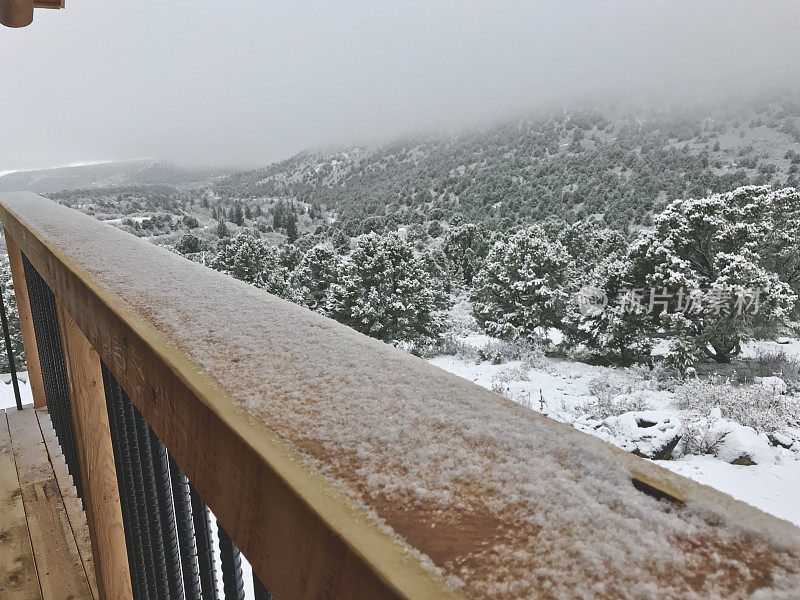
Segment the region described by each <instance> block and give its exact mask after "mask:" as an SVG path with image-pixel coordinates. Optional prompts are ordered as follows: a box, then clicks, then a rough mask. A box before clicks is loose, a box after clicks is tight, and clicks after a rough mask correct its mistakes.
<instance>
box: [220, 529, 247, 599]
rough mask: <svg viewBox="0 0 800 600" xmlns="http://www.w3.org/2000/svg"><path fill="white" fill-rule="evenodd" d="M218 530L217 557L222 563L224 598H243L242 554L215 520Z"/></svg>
mask: <svg viewBox="0 0 800 600" xmlns="http://www.w3.org/2000/svg"><path fill="white" fill-rule="evenodd" d="M217 528H218V531H219V557H220V562H221V563H222V589H223V591H224V592H225V600H244V579H243V578H242V556H241V554H240V553H239V549H238V548H237V547H236V544H234V543H233V540H232V539H231V538H230V537H229V536H228V534H227V533H226V532H225V530H224V529H223V528H222V526H221V525H220V524H219V522H217Z"/></svg>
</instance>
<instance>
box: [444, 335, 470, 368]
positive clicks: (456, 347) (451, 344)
mask: <svg viewBox="0 0 800 600" xmlns="http://www.w3.org/2000/svg"><path fill="white" fill-rule="evenodd" d="M437 353H438V354H445V355H447V356H455V357H456V358H458V359H459V360H463V361H464V362H473V363H477V362H479V361H480V355H479V353H478V349H477V348H475V346H472V345H470V344H467V343H466V342H464V341H463V340H460V339H458V338H457V337H456V336H454V335H445V336H442V339H441V341H440V342H439V345H438V346H437Z"/></svg>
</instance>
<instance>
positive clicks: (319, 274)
mask: <svg viewBox="0 0 800 600" xmlns="http://www.w3.org/2000/svg"><path fill="white" fill-rule="evenodd" d="M339 268H340V258H339V255H338V254H337V253H336V251H335V250H334V249H333V247H332V246H331V245H330V244H317V245H316V246H314V247H313V248H311V249H310V250H309V251H308V252H306V253H305V254H304V255H303V258H302V260H301V261H300V264H299V265H298V266H297V268H296V269H295V270H294V272H293V273H292V284H293V286H294V288H295V290H296V292H297V295H298V300H299V301H300V302H301V303H302V304H304V305H305V306H307V307H308V308H310V309H311V310H315V311H317V312H323V313H324V312H326V310H327V304H328V297H329V291H330V287H331V286H332V285H333V284H335V283H337V282H338V281H339Z"/></svg>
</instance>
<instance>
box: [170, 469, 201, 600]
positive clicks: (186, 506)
mask: <svg viewBox="0 0 800 600" xmlns="http://www.w3.org/2000/svg"><path fill="white" fill-rule="evenodd" d="M169 473H170V477H171V478H172V497H173V498H174V500H175V524H176V525H177V528H178V545H179V546H180V551H181V565H182V567H183V591H184V594H185V596H186V600H202V598H203V592H202V587H201V585H200V566H199V564H198V562H197V541H196V540H195V536H194V522H193V521H192V496H191V492H190V491H189V480H188V479H187V478H186V475H184V474H183V471H181V469H180V467H179V466H178V463H177V462H175V459H174V458H172V456H170V457H169Z"/></svg>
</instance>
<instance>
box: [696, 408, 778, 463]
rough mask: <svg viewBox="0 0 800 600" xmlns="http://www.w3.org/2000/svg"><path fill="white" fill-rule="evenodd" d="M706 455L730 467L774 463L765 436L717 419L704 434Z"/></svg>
mask: <svg viewBox="0 0 800 600" xmlns="http://www.w3.org/2000/svg"><path fill="white" fill-rule="evenodd" d="M705 442H706V447H707V448H708V453H709V454H713V455H714V456H716V457H717V458H719V459H720V460H724V461H725V462H727V463H730V464H732V465H745V466H748V465H761V464H772V463H774V462H775V453H774V452H773V450H772V448H771V447H770V445H769V441H768V439H767V436H766V435H759V434H758V433H756V430H755V429H753V428H752V427H745V426H744V425H740V424H739V423H735V422H733V421H729V420H727V419H718V420H716V421H715V422H714V423H712V424H711V426H710V427H709V429H708V432H707V433H706V438H705Z"/></svg>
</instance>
